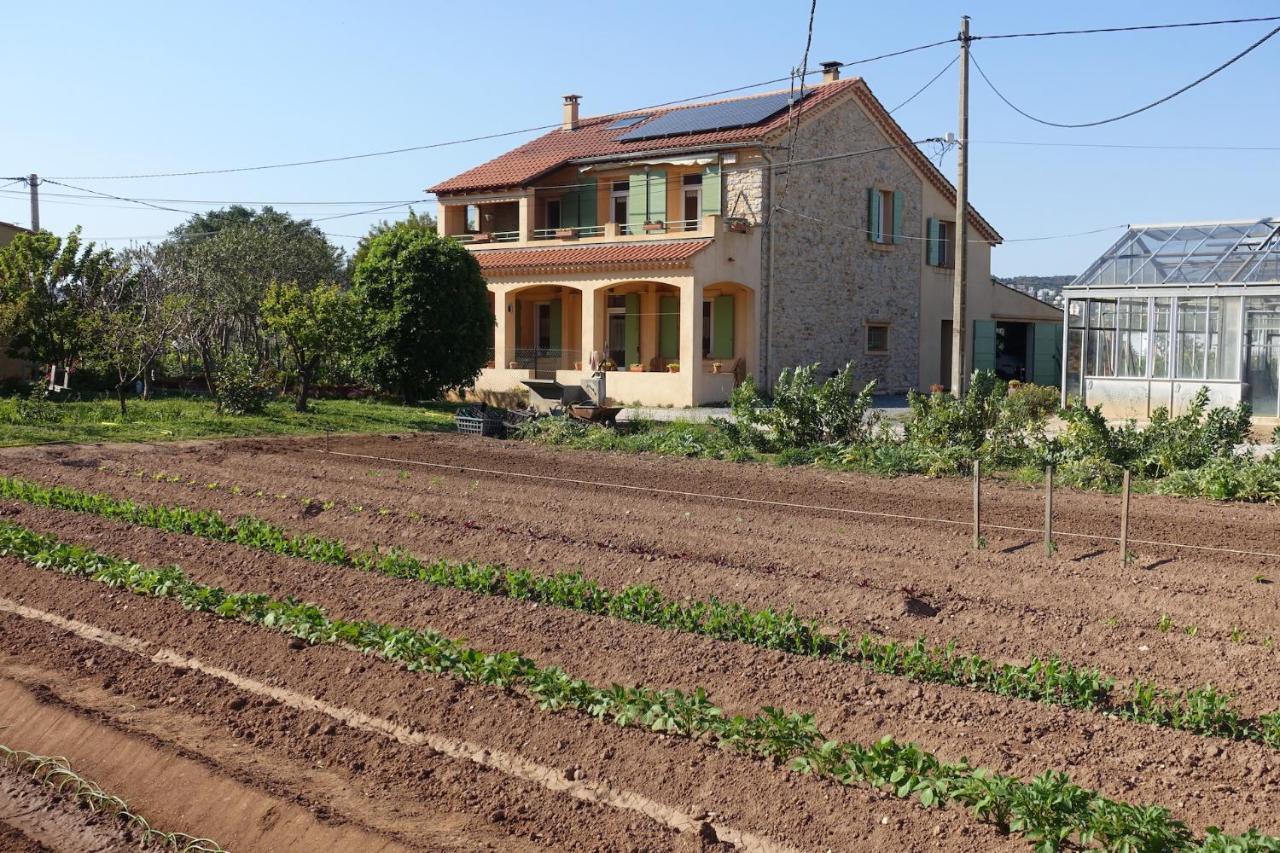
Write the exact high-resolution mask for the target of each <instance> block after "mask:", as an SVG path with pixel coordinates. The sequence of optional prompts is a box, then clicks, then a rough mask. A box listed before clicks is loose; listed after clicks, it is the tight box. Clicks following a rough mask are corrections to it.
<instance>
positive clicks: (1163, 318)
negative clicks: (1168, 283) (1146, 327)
mask: <svg viewBox="0 0 1280 853" xmlns="http://www.w3.org/2000/svg"><path fill="white" fill-rule="evenodd" d="M1152 302H1153V305H1152V312H1151V329H1152V332H1151V375H1152V376H1153V377H1154V378H1156V379H1168V378H1169V361H1170V359H1169V354H1170V353H1171V352H1172V351H1173V346H1172V343H1171V341H1170V338H1169V332H1170V330H1171V329H1172V327H1171V326H1170V325H1169V316H1170V315H1169V308H1170V305H1171V304H1172V302H1173V300H1171V299H1170V298H1169V297H1167V296H1157V297H1156V298H1155V299H1154V300H1152Z"/></svg>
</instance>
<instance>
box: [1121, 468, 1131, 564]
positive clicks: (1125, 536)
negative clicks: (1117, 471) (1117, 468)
mask: <svg viewBox="0 0 1280 853" xmlns="http://www.w3.org/2000/svg"><path fill="white" fill-rule="evenodd" d="M1120 564H1121V565H1124V566H1127V565H1129V472H1128V471H1127V470H1126V471H1125V472H1124V479H1123V481H1122V482H1121V484H1120Z"/></svg>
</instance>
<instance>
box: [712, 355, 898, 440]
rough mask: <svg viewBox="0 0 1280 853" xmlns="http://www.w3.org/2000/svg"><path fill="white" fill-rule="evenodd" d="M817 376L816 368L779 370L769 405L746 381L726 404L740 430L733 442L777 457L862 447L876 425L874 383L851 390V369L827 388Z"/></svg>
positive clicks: (845, 369) (853, 387)
mask: <svg viewBox="0 0 1280 853" xmlns="http://www.w3.org/2000/svg"><path fill="white" fill-rule="evenodd" d="M817 371H818V364H816V363H815V364H809V365H804V366H801V367H796V368H794V369H793V368H787V369H785V370H783V371H782V372H781V373H780V374H778V381H777V383H776V384H775V385H774V389H773V397H772V399H771V400H765V399H764V397H763V396H762V395H761V393H760V391H759V389H758V388H757V387H756V384H755V382H753V381H752V380H751V379H750V378H748V379H747V381H746V382H744V383H742V384H741V385H739V386H738V387H737V388H736V389H734V392H733V396H732V398H731V400H730V405H731V408H732V410H733V414H734V417H735V419H736V420H737V422H738V425H739V427H741V430H740V431H738V432H735V433H734V434H733V435H732V436H731V437H732V438H733V439H734V440H737V441H742V442H744V443H745V444H747V445H749V446H751V447H753V448H756V449H769V450H779V451H785V450H789V449H797V448H807V447H814V446H816V445H821V444H831V443H835V442H841V443H848V444H860V443H863V442H866V441H867V440H868V439H869V438H870V437H871V434H872V431H873V430H874V428H875V424H876V421H877V418H876V416H875V414H874V412H872V409H871V405H872V393H873V392H874V390H875V385H876V383H875V382H874V381H872V382H868V383H867V384H866V385H865V386H863V388H862V389H861V390H860V391H859V390H855V380H854V377H853V364H852V363H849V364H846V365H845V366H844V368H843V369H842V370H840V371H838V372H837V373H836V374H835V375H834V376H832V377H831V378H830V379H828V380H827V381H825V382H819V381H818V380H817V378H816V374H817Z"/></svg>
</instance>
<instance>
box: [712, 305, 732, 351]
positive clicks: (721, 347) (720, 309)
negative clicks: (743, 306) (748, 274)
mask: <svg viewBox="0 0 1280 853" xmlns="http://www.w3.org/2000/svg"><path fill="white" fill-rule="evenodd" d="M711 332H712V338H711V357H712V358H733V297H732V296H717V297H716V299H715V305H714V308H713V319H712V326H711Z"/></svg>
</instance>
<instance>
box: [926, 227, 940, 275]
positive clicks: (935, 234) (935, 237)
mask: <svg viewBox="0 0 1280 853" xmlns="http://www.w3.org/2000/svg"><path fill="white" fill-rule="evenodd" d="M928 230H929V241H928V243H927V244H926V245H927V246H928V247H929V249H928V251H929V266H931V267H940V266H942V223H941V222H939V221H938V220H937V219H934V218H933V217H932V216H931V217H929V229H928Z"/></svg>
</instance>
